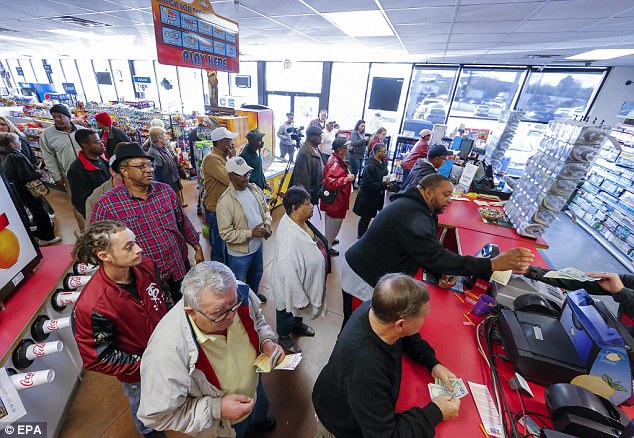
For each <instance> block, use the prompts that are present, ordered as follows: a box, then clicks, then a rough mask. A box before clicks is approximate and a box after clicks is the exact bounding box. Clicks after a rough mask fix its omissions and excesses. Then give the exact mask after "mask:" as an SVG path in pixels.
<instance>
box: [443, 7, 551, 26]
mask: <svg viewBox="0 0 634 438" xmlns="http://www.w3.org/2000/svg"><path fill="white" fill-rule="evenodd" d="M541 6H542V3H539V2H537V3H536V2H516V3H515V2H514V3H508V4H502V3H500V4H492V5H491V4H486V5H470V6H460V9H458V16H457V17H456V22H459V23H471V22H475V21H480V20H482V19H486V18H489V17H495V18H496V19H498V20H524V19H525V18H526V17H528V16H530V15H531V14H532V13H533V12H535V11H536V10H537V9H538V8H540V7H541Z"/></svg>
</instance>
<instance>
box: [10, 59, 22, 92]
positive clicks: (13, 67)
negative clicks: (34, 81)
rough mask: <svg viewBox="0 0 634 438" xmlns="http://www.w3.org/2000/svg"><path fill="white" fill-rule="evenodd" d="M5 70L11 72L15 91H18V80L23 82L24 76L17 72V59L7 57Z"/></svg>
mask: <svg viewBox="0 0 634 438" xmlns="http://www.w3.org/2000/svg"><path fill="white" fill-rule="evenodd" d="M6 67H7V70H9V73H10V74H11V77H12V78H13V82H14V86H15V87H16V91H18V92H19V90H20V86H19V85H18V82H24V76H21V75H19V74H18V68H19V67H20V64H19V63H18V60H17V59H7V64H6Z"/></svg>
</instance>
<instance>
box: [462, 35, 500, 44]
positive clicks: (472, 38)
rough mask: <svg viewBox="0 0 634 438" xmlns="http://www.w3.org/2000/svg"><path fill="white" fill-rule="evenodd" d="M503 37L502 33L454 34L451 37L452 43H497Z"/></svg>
mask: <svg viewBox="0 0 634 438" xmlns="http://www.w3.org/2000/svg"><path fill="white" fill-rule="evenodd" d="M504 35H506V34H503V33H454V34H452V35H451V42H452V43H470V42H477V43H497V42H498V41H500V40H501V39H502V38H503V37H504Z"/></svg>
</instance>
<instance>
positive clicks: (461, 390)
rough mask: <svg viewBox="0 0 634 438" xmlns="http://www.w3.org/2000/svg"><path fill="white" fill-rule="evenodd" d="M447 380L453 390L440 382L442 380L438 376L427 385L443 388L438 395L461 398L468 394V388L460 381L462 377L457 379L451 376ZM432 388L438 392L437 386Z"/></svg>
mask: <svg viewBox="0 0 634 438" xmlns="http://www.w3.org/2000/svg"><path fill="white" fill-rule="evenodd" d="M449 381H450V382H451V384H452V385H453V391H450V390H449V389H448V388H447V387H446V386H445V384H444V383H443V382H442V380H440V379H439V378H438V377H436V381H435V383H434V384H432V383H430V384H429V385H433V386H434V387H438V388H442V389H443V390H444V393H442V394H440V395H447V396H449V397H453V398H462V397H465V396H467V395H469V390H468V389H467V387H466V385H465V384H464V382H463V381H462V379H458V378H454V377H452V378H450V379H449ZM429 385H428V386H429ZM434 389H435V391H436V392H438V390H437V388H434ZM431 393H432V391H431V387H430V394H431ZM432 398H433V397H432Z"/></svg>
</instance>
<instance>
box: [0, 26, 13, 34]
mask: <svg viewBox="0 0 634 438" xmlns="http://www.w3.org/2000/svg"><path fill="white" fill-rule="evenodd" d="M8 32H17V30H13V29H7V28H6V27H0V33H8Z"/></svg>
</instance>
